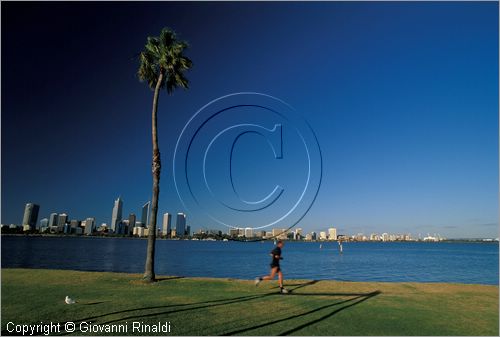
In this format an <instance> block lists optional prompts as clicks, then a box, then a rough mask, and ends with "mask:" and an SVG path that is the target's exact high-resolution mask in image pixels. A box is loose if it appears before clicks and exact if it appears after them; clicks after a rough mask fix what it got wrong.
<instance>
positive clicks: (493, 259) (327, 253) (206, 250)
mask: <svg viewBox="0 0 500 337" xmlns="http://www.w3.org/2000/svg"><path fill="white" fill-rule="evenodd" d="M146 244H147V242H146V240H140V239H123V238H116V239H113V238H88V237H53V238H50V237H48V238H47V237H44V238H41V237H22V236H21V237H5V236H4V237H2V268H7V267H23V268H55V269H74V270H90V271H114V272H127V273H142V272H143V270H144V260H145V254H146ZM322 245H323V248H322V249H320V248H319V243H306V242H287V243H286V244H285V247H284V248H283V257H284V260H283V261H282V269H283V272H284V274H285V278H296V279H316V280H319V279H334V280H346V281H384V282H457V283H478V284H496V285H497V284H498V256H499V250H498V244H497V243H492V244H479V243H344V254H342V255H340V254H339V252H338V244H337V243H323V244H322ZM156 247H157V248H156V254H157V255H156V256H157V260H156V273H157V274H158V275H180V276H206V277H228V278H240V279H252V278H254V277H255V276H258V275H262V274H265V273H267V272H268V269H269V262H270V256H269V255H268V254H269V251H271V249H272V248H273V243H272V242H264V243H260V242H252V243H250V242H247V243H245V242H243V243H242V242H231V241H230V242H221V241H215V242H213V241H170V240H158V241H157V246H156Z"/></svg>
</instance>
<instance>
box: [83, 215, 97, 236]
mask: <svg viewBox="0 0 500 337" xmlns="http://www.w3.org/2000/svg"><path fill="white" fill-rule="evenodd" d="M94 229H95V218H87V219H86V220H85V235H90V234H92V232H93V231H94Z"/></svg>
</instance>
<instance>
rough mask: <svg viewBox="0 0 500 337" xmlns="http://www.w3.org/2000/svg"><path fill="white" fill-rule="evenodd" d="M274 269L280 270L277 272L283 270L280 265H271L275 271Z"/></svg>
mask: <svg viewBox="0 0 500 337" xmlns="http://www.w3.org/2000/svg"><path fill="white" fill-rule="evenodd" d="M273 268H278V269H277V270H276V272H279V271H281V268H280V265H279V264H271V269H273Z"/></svg>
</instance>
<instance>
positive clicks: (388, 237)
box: [2, 196, 498, 241]
mask: <svg viewBox="0 0 500 337" xmlns="http://www.w3.org/2000/svg"><path fill="white" fill-rule="evenodd" d="M123 204H124V203H123V200H122V199H121V196H120V197H118V199H116V200H115V202H114V206H113V209H112V215H111V222H110V225H108V224H107V223H105V222H103V223H101V225H100V226H99V227H97V222H96V219H95V217H87V218H86V219H85V220H78V219H74V218H71V220H70V217H69V216H68V214H66V213H60V214H58V213H51V214H50V220H49V218H42V219H40V220H39V221H38V219H37V218H38V212H39V210H40V205H38V204H34V203H27V204H26V205H25V209H24V213H23V220H22V222H21V224H20V225H17V224H4V223H2V226H6V227H11V226H16V227H17V228H20V229H22V230H23V231H33V230H39V231H42V228H44V227H45V229H44V230H47V229H50V228H51V227H52V226H55V227H57V231H58V232H59V233H64V234H86V235H91V234H95V233H96V232H98V231H99V229H98V228H101V230H102V229H103V227H105V228H106V230H109V231H110V233H111V234H117V235H122V236H127V235H132V234H133V235H137V234H138V233H140V234H139V235H138V236H147V227H148V224H147V223H144V222H143V221H136V216H135V213H130V214H129V216H128V219H121V215H120V216H118V215H119V214H121V212H122V211H123ZM149 205H150V201H148V202H146V203H145V204H144V205H143V206H142V216H141V219H147V218H149V214H146V213H145V212H149ZM186 217H187V215H186V214H185V213H182V212H179V213H177V218H176V223H175V227H172V214H171V213H168V212H166V213H164V214H163V216H162V221H161V222H158V224H157V232H158V236H161V237H172V238H173V237H179V234H178V233H184V234H183V235H180V237H182V236H184V235H185V236H190V235H191V233H193V234H194V233H195V232H197V233H199V232H204V231H207V232H213V231H217V229H214V228H212V229H208V228H207V227H206V226H203V225H199V226H194V227H193V228H192V227H191V225H187V223H186ZM118 218H119V219H120V220H117V219H118ZM115 221H116V222H115ZM113 222H115V225H114V226H113ZM130 223H132V224H133V225H132V226H130ZM87 224H90V225H89V226H87ZM125 225H126V227H125ZM77 227H83V230H82V231H81V232H75V229H76V228H77ZM327 227H328V226H327ZM70 228H71V229H70ZM125 228H126V230H125ZM140 228H142V231H139V232H138V231H137V230H139V229H140ZM317 228H319V229H316V230H312V231H310V232H309V233H307V234H305V235H304V232H303V229H302V227H299V226H293V227H292V228H288V229H287V228H273V227H270V228H266V229H262V228H253V227H238V226H237V225H235V226H232V227H227V228H226V229H227V231H220V232H221V233H227V234H229V235H231V236H235V237H241V236H243V237H246V238H256V237H257V238H264V237H265V238H268V239H269V238H278V239H279V238H281V239H289V238H290V235H291V236H292V237H293V239H294V240H295V239H297V238H296V236H297V234H299V236H302V239H303V240H305V241H310V240H318V241H322V240H332V238H333V240H337V237H345V238H350V239H354V240H355V241H401V240H402V241H412V240H415V239H418V240H422V239H423V240H424V241H440V240H441V239H442V238H443V236H441V234H440V233H436V232H434V233H431V232H427V233H421V232H418V233H411V232H401V231H399V232H396V233H391V232H389V233H387V231H385V230H384V229H381V230H373V231H371V232H366V233H365V232H363V231H361V232H359V231H358V232H357V233H356V234H354V233H349V232H344V230H343V229H341V230H340V232H339V233H338V232H337V231H338V228H336V227H329V228H327V229H326V227H325V226H322V227H317ZM191 229H192V230H193V232H191ZM144 230H146V232H144ZM145 233H146V234H145ZM468 238H470V239H488V240H497V241H498V236H497V237H494V236H490V237H488V236H483V237H481V236H476V237H468ZM449 239H467V238H465V237H464V238H449Z"/></svg>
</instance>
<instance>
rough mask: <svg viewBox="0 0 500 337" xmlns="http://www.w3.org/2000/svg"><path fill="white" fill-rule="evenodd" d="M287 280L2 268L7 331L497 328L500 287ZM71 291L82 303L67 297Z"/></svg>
mask: <svg viewBox="0 0 500 337" xmlns="http://www.w3.org/2000/svg"><path fill="white" fill-rule="evenodd" d="M285 286H286V287H287V288H288V289H290V290H292V291H291V293H290V294H287V295H281V294H279V293H278V289H277V282H263V283H261V285H260V286H259V287H255V286H254V283H253V282H252V281H243V280H230V279H205V278H175V277H162V278H160V281H159V282H156V283H154V284H145V283H143V282H142V281H141V275H137V274H118V273H95V272H77V271H62V270H39V269H2V293H1V295H2V297H1V298H2V313H1V314H2V321H1V325H2V335H8V334H9V333H8V332H7V330H6V327H7V323H8V322H9V321H12V322H14V323H16V324H37V323H40V322H44V323H48V322H68V321H72V322H75V323H77V326H78V324H79V323H80V322H84V321H85V322H92V324H100V325H102V324H126V325H127V326H128V334H134V333H132V331H131V330H132V322H144V323H145V324H158V322H162V323H164V322H170V326H171V333H170V334H171V335H497V336H498V333H499V329H498V327H499V325H498V324H499V322H498V286H484V285H464V284H429V283H427V284H425V283H377V282H366V283H365V282H337V281H310V280H309V281H304V280H289V281H285ZM66 295H70V296H71V297H73V298H75V299H76V300H77V301H78V303H77V304H74V305H67V304H65V303H64V298H65V296H66ZM75 334H78V335H82V333H81V332H79V331H78V333H75ZM94 334H97V335H103V334H105V333H94ZM135 334H138V335H149V333H135ZM158 334H159V335H165V334H164V333H158ZM117 335H121V333H119V334H117Z"/></svg>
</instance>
